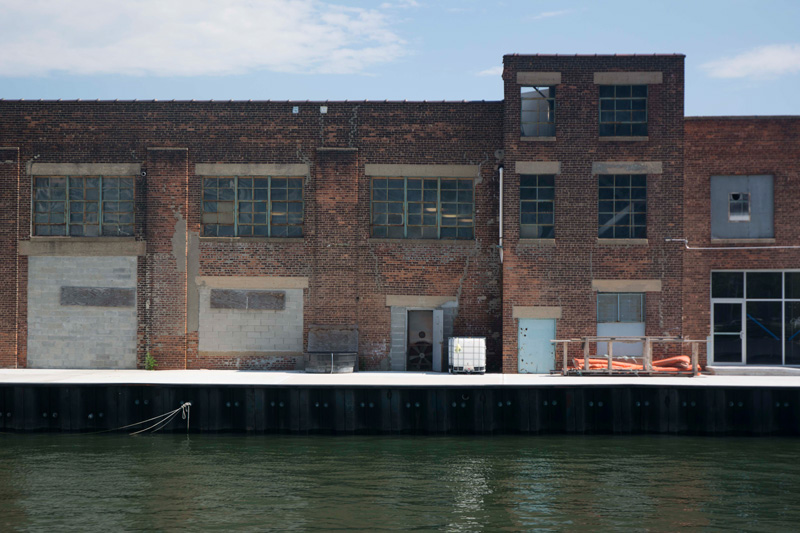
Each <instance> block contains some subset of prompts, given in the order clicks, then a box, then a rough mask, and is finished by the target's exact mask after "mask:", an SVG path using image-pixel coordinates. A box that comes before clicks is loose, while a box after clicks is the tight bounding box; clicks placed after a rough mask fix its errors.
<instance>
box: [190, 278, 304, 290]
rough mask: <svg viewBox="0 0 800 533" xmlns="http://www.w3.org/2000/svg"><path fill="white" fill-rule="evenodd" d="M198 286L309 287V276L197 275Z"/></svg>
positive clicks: (240, 287) (241, 287) (220, 287)
mask: <svg viewBox="0 0 800 533" xmlns="http://www.w3.org/2000/svg"><path fill="white" fill-rule="evenodd" d="M195 281H196V282H197V285H198V287H207V288H210V289H307V288H308V278H306V277H299V276H298V277H289V276H197V277H196V278H195Z"/></svg>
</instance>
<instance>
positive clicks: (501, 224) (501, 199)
mask: <svg viewBox="0 0 800 533" xmlns="http://www.w3.org/2000/svg"><path fill="white" fill-rule="evenodd" d="M499 225H500V242H499V244H498V248H499V249H500V263H501V264H502V263H503V165H500V224H499Z"/></svg>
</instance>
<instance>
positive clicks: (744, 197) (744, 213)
mask: <svg viewBox="0 0 800 533" xmlns="http://www.w3.org/2000/svg"><path fill="white" fill-rule="evenodd" d="M728 220H730V221H731V222H750V193H749V192H732V193H730V194H728Z"/></svg>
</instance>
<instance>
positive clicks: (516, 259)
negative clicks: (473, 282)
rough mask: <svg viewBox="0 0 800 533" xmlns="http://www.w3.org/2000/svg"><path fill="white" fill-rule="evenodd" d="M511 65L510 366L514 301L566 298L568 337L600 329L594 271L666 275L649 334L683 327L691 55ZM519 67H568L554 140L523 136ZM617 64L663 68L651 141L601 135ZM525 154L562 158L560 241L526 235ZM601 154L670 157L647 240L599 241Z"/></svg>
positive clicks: (548, 59)
mask: <svg viewBox="0 0 800 533" xmlns="http://www.w3.org/2000/svg"><path fill="white" fill-rule="evenodd" d="M504 65H505V69H504V73H503V79H504V82H505V95H504V96H505V104H506V105H505V110H504V124H503V138H504V147H505V182H504V190H503V194H504V223H503V225H504V243H503V248H504V254H505V263H504V265H503V291H502V293H503V371H504V372H516V371H517V327H518V326H517V320H515V319H513V318H512V308H513V306H514V305H519V306H561V307H562V310H563V314H562V318H561V319H560V320H558V321H557V326H556V327H557V332H556V335H557V337H558V338H560V339H569V338H575V337H583V336H590V335H596V334H597V329H596V328H597V325H596V318H595V317H596V297H597V294H596V293H595V292H593V291H592V290H591V280H592V279H658V280H661V282H662V291H661V292H660V293H657V292H651V293H647V295H646V298H645V300H646V334H647V335H680V334H681V291H682V288H681V286H682V283H681V275H682V264H681V258H682V256H681V254H680V253H676V250H677V248H678V247H677V246H675V245H673V244H666V243H665V242H664V239H665V238H666V237H674V236H680V235H682V234H683V222H682V204H683V85H684V84H683V57H682V56H574V57H573V56H517V55H514V56H505V58H504ZM520 71H528V72H530V71H540V72H560V73H561V82H562V83H561V84H560V85H558V86H557V88H556V106H557V108H556V117H557V118H556V141H555V142H531V141H521V140H520V87H521V86H520V85H518V84H517V72H520ZM610 71H618V72H625V71H633V72H650V71H657V72H662V73H663V83H662V84H653V85H649V90H648V135H649V140H648V141H645V142H633V141H616V142H612V141H607V140H605V141H603V140H599V138H598V98H599V91H598V86H597V85H595V84H594V73H595V72H610ZM517 161H560V162H561V174H560V175H558V176H556V200H555V232H556V238H555V245H554V246H552V245H549V246H548V245H539V244H532V243H522V242H520V239H519V176H518V175H517V174H515V173H514V168H515V167H514V164H515V163H516V162H517ZM595 161H598V162H602V161H660V162H662V163H663V174H660V175H649V176H648V177H647V188H648V190H647V237H648V244H647V245H613V246H609V245H604V244H599V243H598V239H597V202H598V190H597V177H596V176H593V175H592V163H593V162H595ZM574 348H575V350H577V349H578V346H577V345H575V346H574Z"/></svg>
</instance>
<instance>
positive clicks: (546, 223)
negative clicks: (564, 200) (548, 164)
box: [519, 175, 555, 239]
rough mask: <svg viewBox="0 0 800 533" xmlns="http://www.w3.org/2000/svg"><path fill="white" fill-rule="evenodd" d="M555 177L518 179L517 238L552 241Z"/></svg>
mask: <svg viewBox="0 0 800 533" xmlns="http://www.w3.org/2000/svg"><path fill="white" fill-rule="evenodd" d="M554 199H555V176H552V175H545V176H526V175H523V176H520V177H519V200H520V203H519V216H520V226H519V236H520V237H521V238H523V239H525V238H528V239H554V238H555V226H554V220H553V207H554V203H555V202H554Z"/></svg>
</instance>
